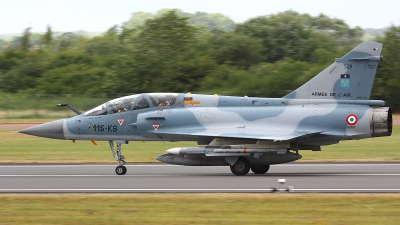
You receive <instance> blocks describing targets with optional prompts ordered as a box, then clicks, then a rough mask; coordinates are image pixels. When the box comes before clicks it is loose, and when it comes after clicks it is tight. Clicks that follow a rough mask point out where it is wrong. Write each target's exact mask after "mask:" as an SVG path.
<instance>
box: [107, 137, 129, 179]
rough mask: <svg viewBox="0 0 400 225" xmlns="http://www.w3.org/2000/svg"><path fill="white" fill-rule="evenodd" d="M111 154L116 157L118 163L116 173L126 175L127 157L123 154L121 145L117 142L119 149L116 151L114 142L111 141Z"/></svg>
mask: <svg viewBox="0 0 400 225" xmlns="http://www.w3.org/2000/svg"><path fill="white" fill-rule="evenodd" d="M108 143H109V144H110V148H111V152H112V153H113V155H114V158H115V159H116V160H117V161H118V166H117V168H115V173H116V174H118V175H124V174H126V167H125V166H124V165H125V163H126V162H125V157H124V156H123V155H122V154H121V143H120V142H116V144H117V149H114V141H109V142H108Z"/></svg>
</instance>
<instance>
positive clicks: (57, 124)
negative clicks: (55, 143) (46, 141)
mask: <svg viewBox="0 0 400 225" xmlns="http://www.w3.org/2000/svg"><path fill="white" fill-rule="evenodd" d="M63 126H64V119H62V120H55V121H52V122H48V123H44V124H40V125H36V126H33V127H29V128H26V129H24V130H21V131H19V132H20V133H23V134H29V135H33V136H38V137H46V138H54V139H65V137H64V131H63Z"/></svg>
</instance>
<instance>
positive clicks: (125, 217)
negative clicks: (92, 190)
mask: <svg viewBox="0 0 400 225" xmlns="http://www.w3.org/2000/svg"><path fill="white" fill-rule="evenodd" d="M0 202H1V204H0V224H31V225H34V224H163V225H167V224H240V225H242V224H252V225H253V224H351V225H357V224H362V225H364V224H385V225H390V224H399V221H400V213H399V212H400V195H399V194H380V195H371V194H351V195H345V194H332V195H327V194H29V195H26V194H25V195H24V194H23V195H0Z"/></svg>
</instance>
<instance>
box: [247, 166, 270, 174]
mask: <svg viewBox="0 0 400 225" xmlns="http://www.w3.org/2000/svg"><path fill="white" fill-rule="evenodd" d="M250 168H251V171H253V173H255V174H265V173H266V172H268V170H269V165H260V164H257V165H252V166H251V167H250Z"/></svg>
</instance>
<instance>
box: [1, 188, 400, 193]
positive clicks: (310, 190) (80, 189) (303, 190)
mask: <svg viewBox="0 0 400 225" xmlns="http://www.w3.org/2000/svg"><path fill="white" fill-rule="evenodd" d="M287 190H288V189H282V188H281V189H272V188H264V189H244V188H238V189H237V188H235V189H208V188H204V189H200V188H199V189H190V188H189V189H186V188H171V189H152V188H150V189H148V188H145V189H144V188H137V189H135V188H121V189H118V188H116V189H115V188H112V189H107V188H105V189H104V188H103V189H95V188H93V189H90V188H76V189H65V188H59V189H57V188H56V189H0V192H272V191H278V192H285V191H287ZM291 191H292V192H296V191H297V192H399V191H400V189H398V188H397V189H377V188H375V189H368V188H366V189H341V188H338V189H295V188H293V189H291Z"/></svg>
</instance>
